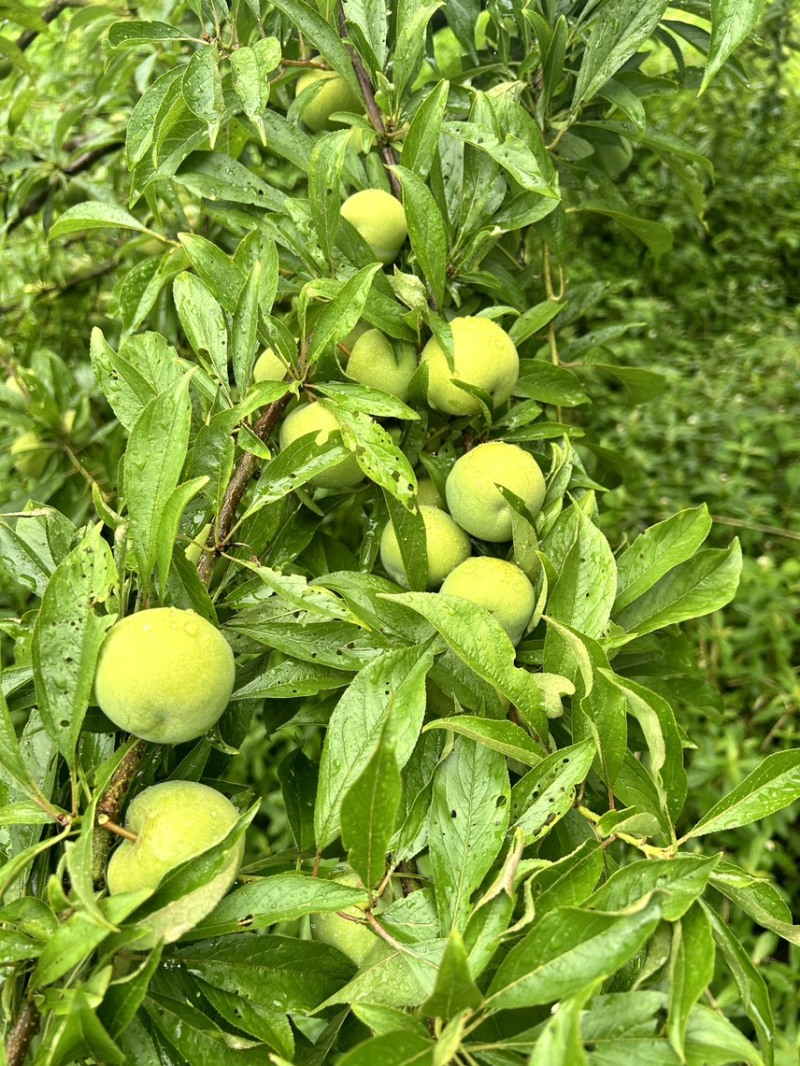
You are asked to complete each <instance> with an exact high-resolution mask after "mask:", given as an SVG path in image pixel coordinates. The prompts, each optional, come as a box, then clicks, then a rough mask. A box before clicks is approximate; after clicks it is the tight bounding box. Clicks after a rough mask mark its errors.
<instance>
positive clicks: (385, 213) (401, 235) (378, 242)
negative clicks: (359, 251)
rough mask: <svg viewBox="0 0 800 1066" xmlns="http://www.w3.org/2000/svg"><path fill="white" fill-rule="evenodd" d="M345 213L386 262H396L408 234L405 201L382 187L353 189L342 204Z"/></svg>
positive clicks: (343, 214)
mask: <svg viewBox="0 0 800 1066" xmlns="http://www.w3.org/2000/svg"><path fill="white" fill-rule="evenodd" d="M341 214H342V216H343V217H344V218H346V219H347V221H348V222H349V223H350V224H351V225H352V226H355V228H356V229H357V230H358V232H359V233H360V234H361V236H362V237H363V238H364V240H365V241H366V242H367V244H368V245H369V246H370V248H371V249H372V252H373V254H374V255H375V257H376V258H377V259H379V260H380V261H381V262H382V263H392V262H394V260H395V259H396V258H397V256H398V253H399V251H400V249H401V248H402V246H403V243H404V242H405V239H406V237H407V236H408V223H407V222H406V213H405V211H404V210H403V205H402V204H401V203H400V201H399V200H397V199H395V197H394V196H392V195H391V193H388V192H384V191H383V190H382V189H364V190H363V191H362V192H356V193H353V195H352V196H349V197H348V198H347V199H346V200H345V202H344V203H343V204H342V207H341Z"/></svg>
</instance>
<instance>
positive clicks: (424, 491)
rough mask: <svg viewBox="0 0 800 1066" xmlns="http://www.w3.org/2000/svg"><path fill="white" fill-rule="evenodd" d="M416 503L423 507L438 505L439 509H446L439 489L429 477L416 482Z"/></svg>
mask: <svg viewBox="0 0 800 1066" xmlns="http://www.w3.org/2000/svg"><path fill="white" fill-rule="evenodd" d="M417 503H418V504H420V505H424V506H425V507H438V508H439V510H440V511H444V510H446V509H447V505H446V504H445V501H444V500H443V499H442V497H441V495H440V493H439V490H438V489H437V488H436V485H435V484H434V483H433V481H431V479H430V478H429V477H424V478H422V480H421V481H418V482H417Z"/></svg>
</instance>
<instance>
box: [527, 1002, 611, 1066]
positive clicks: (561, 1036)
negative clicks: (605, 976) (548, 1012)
mask: <svg viewBox="0 0 800 1066" xmlns="http://www.w3.org/2000/svg"><path fill="white" fill-rule="evenodd" d="M600 984H601V982H600V981H597V982H594V983H593V984H587V985H586V987H585V988H582V989H580V991H579V992H576V993H574V995H571V996H567V998H566V999H563V1000H561V1002H560V1003H559V1004H558V1010H557V1011H556V1013H555V1014H554V1015H553V1017H551V1018H548V1020H547V1021H546V1023H545V1027H544V1029H543V1031H542V1034H541V1036H540V1037H539V1038H538V1040H537V1041H536V1045H535V1047H534V1049H533V1051H532V1053H531V1057H530V1059H529V1060H528V1061H529V1063H530V1066H586V1064H587V1062H588V1061H589V1060H588V1059H587V1058H586V1052H585V1050H584V1047H583V1041H582V1040H581V1017H582V1014H583V1011H584V1007H585V1006H586V1002H587V1000H589V999H591V998H592V997H593V996H594V994H595V992H596V991H597V989H598V987H599V985H600Z"/></svg>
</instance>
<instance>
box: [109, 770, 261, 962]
mask: <svg viewBox="0 0 800 1066" xmlns="http://www.w3.org/2000/svg"><path fill="white" fill-rule="evenodd" d="M238 817H239V812H238V811H237V810H236V808H235V807H234V806H233V804H232V803H231V802H230V800H229V799H227V798H226V797H225V796H223V795H222V793H221V792H217V790H216V789H214V788H209V787H208V786H207V785H202V784H199V783H198V782H196V781H165V782H163V783H162V784H159V785H153V786H151V787H150V788H146V789H145V790H144V792H140V793H139V795H138V796H136V798H135V799H134V800H133V802H132V803H131V805H130V806H129V808H128V814H127V817H126V819H125V827H126V829H128V830H129V831H130V832H131V833H133V834H135V835H136V840H135V841H133V840H123V841H122V843H121V844H120V845H119V847H118V848H117V849H116V850H115V852H114V854H113V855H112V856H111V859H110V861H109V863H108V869H107V871H106V884H107V886H108V891H109V893H110V894H111V895H112V896H116V895H119V894H120V893H122V892H137V891H141V890H143V889H154V888H155V887H156V886H157V885H158V883H159V882H160V881H161V879H162V878H163V877H164V876H165V875H166V874H168V873H169V872H170V870H173V869H174V868H175V867H176V866H180V865H181V863H184V862H187V861H188V860H189V859H193V858H194V857H195V856H197V855H200V854H202V852H204V851H207V850H208V849H209V848H212V847H214V845H215V844H218V843H219V842H220V841H221V840H223V839H224V838H225V837H226V836H227V834H228V833H229V832H230V831H231V829H232V828H233V826H234V825H235V824H236V821H237V819H238ZM243 853H244V840H241V841H240V842H239V844H238V845H237V847H236V849H235V851H234V853H233V854H232V855H231V857H230V861H229V862H228V864H227V866H226V867H225V869H223V870H222V871H220V873H218V874H217V875H216V876H215V877H214V878H213V879H212V880H211V881H210V882H209V883H208V884H205V885H202V886H201V887H200V888H197V889H195V890H194V891H192V892H189V893H187V895H185V896H182V897H181V898H180V899H178V900H175V901H174V902H172V903H169V904H167V905H166V906H165V907H164V908H162V909H161V910H159V911H156V912H155V913H154V914H152V915H150V916H149V917H148V918H147V919H146V920H145V921H146V924H147V925H148V926H149V927H150V929H151V931H152V936H151V939H152V940H155V939H157V938H158V937H163V939H164V940H166V941H167V942H168V943H169V942H171V941H173V940H177V939H178V937H179V936H181V935H182V934H183V933H184V932H186V931H187V930H188V929H191V928H192V927H193V926H195V925H197V923H198V922H199V921H201V920H202V919H203V918H205V916H206V915H207V914H209V913H210V912H211V911H212V910H213V909H214V907H216V905H217V904H218V903H219V901H220V900H221V899H222V897H223V896H224V895H225V893H226V892H227V891H228V889H229V888H230V886H231V885H232V883H233V881H234V878H235V877H236V873H237V871H238V869H239V865H240V863H241V861H242V855H243ZM137 944H141V941H139V942H137Z"/></svg>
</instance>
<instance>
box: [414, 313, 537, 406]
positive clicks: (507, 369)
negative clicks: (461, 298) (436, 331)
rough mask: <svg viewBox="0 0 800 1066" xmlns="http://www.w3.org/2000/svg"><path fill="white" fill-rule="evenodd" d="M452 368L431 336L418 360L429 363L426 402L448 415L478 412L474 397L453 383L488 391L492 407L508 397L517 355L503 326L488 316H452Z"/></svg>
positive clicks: (512, 382)
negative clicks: (458, 382) (459, 382)
mask: <svg viewBox="0 0 800 1066" xmlns="http://www.w3.org/2000/svg"><path fill="white" fill-rule="evenodd" d="M450 328H451V329H452V331H453V370H451V369H450V367H449V366H448V364H447V356H446V355H445V354H444V352H443V351H442V349H441V348H440V347H439V342H438V341H437V340H436V338H435V337H431V339H430V340H429V341H428V343H427V344H426V345H425V347H424V348H423V349H422V355H421V357H420V363H427V365H428V403H429V404H430V405H431V407H434V408H436V410H438V411H444V412H445V413H446V414H450V415H473V414H477V413H478V412H479V411H480V403H479V402H478V399H477V397H475V396H472V395H470V393H468V392H464V390H463V389H460V388H458V386H457V385H454V384H453V382H454V381H463V382H464V384H466V385H474V386H475V387H476V388H479V389H483V391H484V392H488V393H489V395H490V396H491V398H492V402H493V404H494V405H495V407H499V406H500V405H501V404H504V403H505V402H506V400H508V398H509V397H510V396H511V393H512V392H513V390H514V386H515V385H516V383H517V378H518V377H519V356H518V355H517V349H516V348H515V347H514V342H513V341H512V340H511V338H510V337H509V335H508V334H507V333H506V331H505V330H504V329H502V328H501V327H500V326H498V325H497V323H496V322H492V321H491V319H488V318H476V317H474V316H471V315H467V316H464V317H462V318H454V319H453V320H452V322H451V323H450Z"/></svg>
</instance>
